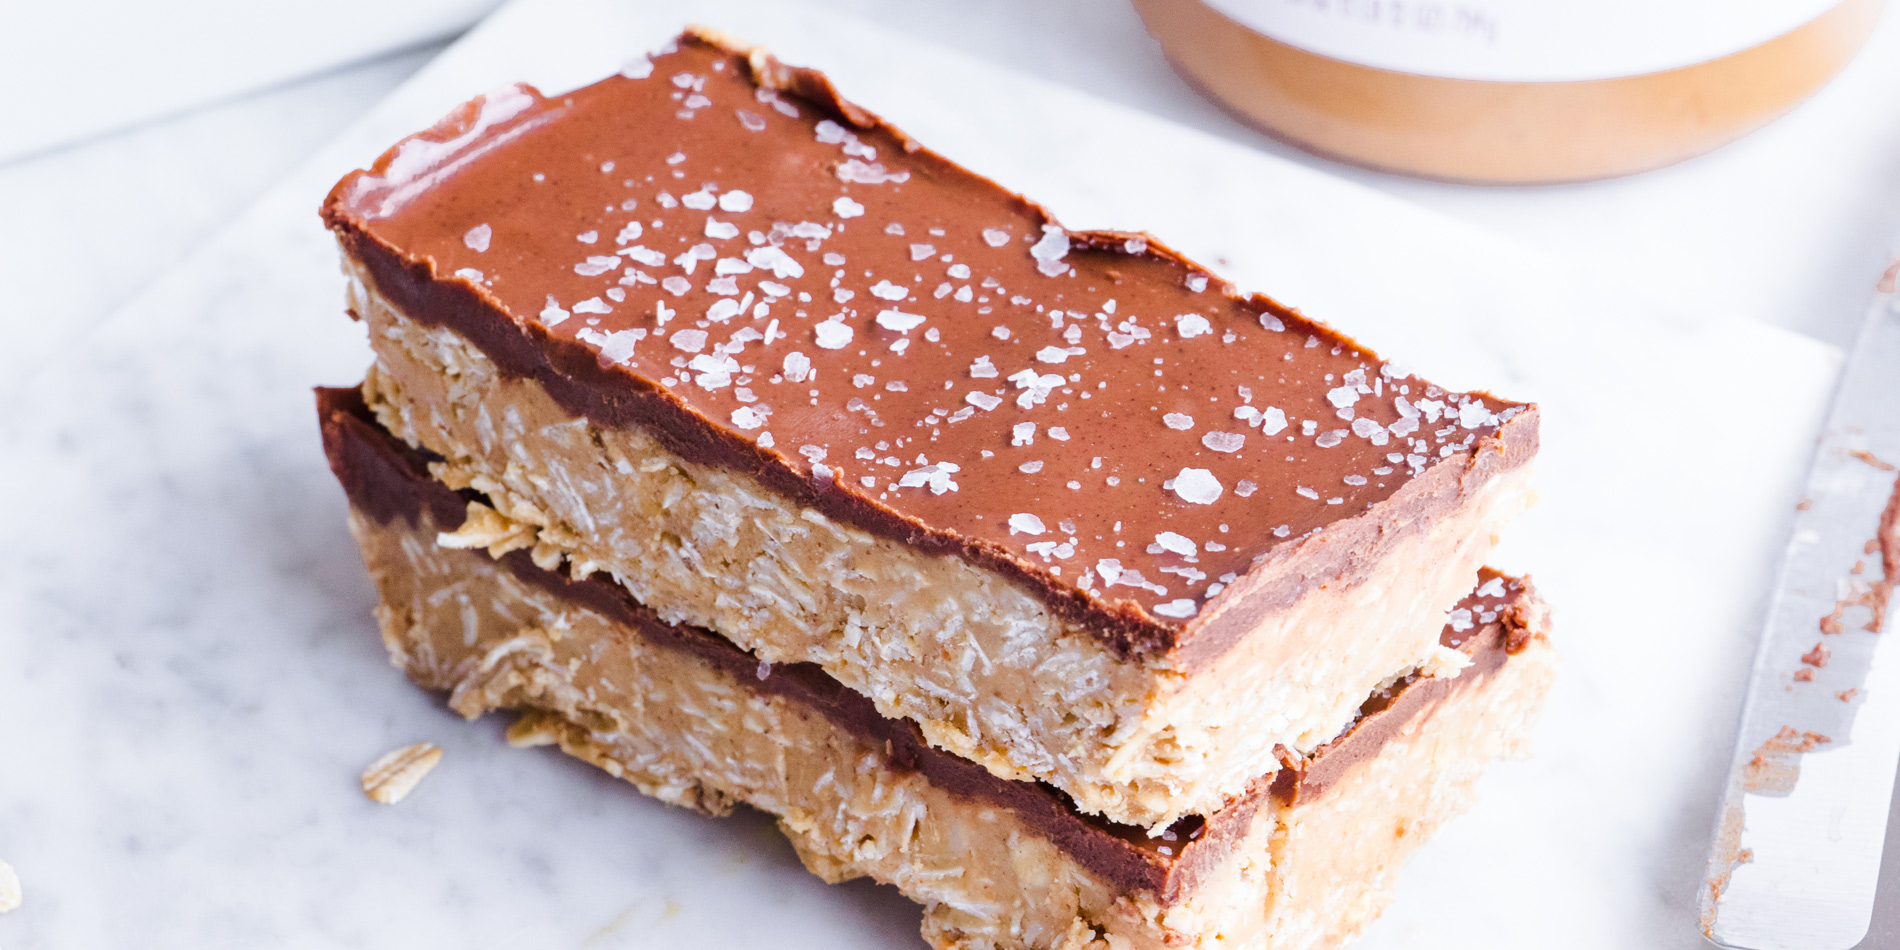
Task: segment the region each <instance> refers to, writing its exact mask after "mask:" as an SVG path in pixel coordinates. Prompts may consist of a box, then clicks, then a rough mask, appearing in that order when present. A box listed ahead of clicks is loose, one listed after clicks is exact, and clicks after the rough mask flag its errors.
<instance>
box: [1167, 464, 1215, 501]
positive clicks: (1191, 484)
mask: <svg viewBox="0 0 1900 950" xmlns="http://www.w3.org/2000/svg"><path fill="white" fill-rule="evenodd" d="M1221 491H1222V488H1221V483H1220V479H1217V478H1215V477H1214V473H1213V472H1210V471H1208V470H1207V469H1204V468H1184V469H1182V470H1181V472H1180V474H1178V475H1176V476H1174V494H1175V495H1176V496H1177V497H1179V498H1180V499H1181V500H1182V501H1185V502H1188V503H1190V504H1196V505H1211V504H1213V503H1214V502H1215V501H1216V500H1218V499H1219V498H1220V496H1221Z"/></svg>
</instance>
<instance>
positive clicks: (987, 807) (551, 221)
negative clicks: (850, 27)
mask: <svg viewBox="0 0 1900 950" xmlns="http://www.w3.org/2000/svg"><path fill="white" fill-rule="evenodd" d="M324 217H325V220H326V221H327V223H328V224H329V225H330V226H331V228H332V229H333V230H334V231H335V233H336V235H337V238H338V240H339V242H340V243H341V245H342V248H343V252H344V261H345V270H346V272H347V273H348V275H349V278H350V281H349V284H350V287H349V306H350V311H351V313H352V314H354V315H355V316H356V317H357V318H358V319H360V320H362V321H364V322H365V323H366V324H367V326H368V328H369V335H370V342H371V344H372V346H373V348H374V349H375V352H376V359H375V362H374V364H373V365H372V366H371V368H370V371H369V375H368V378H367V379H366V380H365V381H364V383H363V384H362V386H361V387H359V388H357V389H353V390H326V391H323V392H322V393H320V398H319V402H320V407H321V417H322V421H323V428H324V437H325V445H326V449H327V450H328V452H329V456H330V459H331V463H332V466H333V468H334V469H335V470H336V472H337V474H338V477H339V478H340V479H341V480H342V481H343V483H344V485H345V487H346V489H347V490H348V494H349V497H350V500H351V506H352V515H351V524H352V528H353V530H354V531H355V533H356V536H357V538H358V540H359V542H360V543H361V545H362V548H363V552H364V557H365V561H366V563H367V564H368V566H369V568H370V573H371V575H372V577H373V578H374V579H375V581H376V584H377V586H378V589H379V591H380V593H381V596H382V606H381V607H380V608H379V612H378V616H379V619H380V621H381V624H382V628H383V633H384V638H385V640H386V642H387V644H388V646H389V648H390V651H391V654H392V656H393V657H394V658H395V659H396V661H397V663H398V664H399V665H401V666H403V667H404V668H405V669H406V670H407V671H408V673H409V674H410V676H411V677H412V678H413V679H415V680H416V681H417V682H419V683H421V684H423V685H425V686H428V687H431V688H435V689H440V690H444V691H446V692H447V693H448V695H449V702H450V703H451V705H452V706H453V707H454V708H456V709H457V710H458V711H461V712H463V713H464V714H466V715H469V716H475V715H479V714H480V713H482V712H484V711H487V710H490V709H501V708H505V709H512V710H517V711H519V713H520V718H519V719H518V720H517V722H516V724H515V726H514V728H513V731H512V732H511V735H512V736H513V737H515V738H516V739H517V740H518V741H520V742H523V743H535V742H549V743H558V744H559V745H560V746H561V747H562V748H563V749H565V750H566V751H568V752H570V753H572V754H574V755H577V756H580V757H583V758H585V759H587V760H589V761H591V762H594V763H596V764H598V765H600V766H601V767H603V768H605V769H608V770H609V771H611V772H613V773H614V774H616V775H619V776H622V777H624V778H626V779H627V780H629V781H631V782H633V783H634V784H636V785H638V786H639V787H640V788H641V789H642V790H644V791H646V792H648V793H649V794H653V795H655V796H657V797H660V798H662V799H664V800H666V801H669V802H673V803H677V804H682V805H688V806H691V807H696V808H699V809H702V810H707V811H712V812H719V811H722V810H724V809H726V808H728V807H729V806H730V804H731V803H732V802H735V801H741V802H746V803H748V804H750V805H753V806H755V807H758V808H760V809H763V810H765V811H768V812H771V813H773V814H775V815H777V816H778V817H779V820H780V825H781V827H782V828H783V829H784V830H785V833H786V834H787V836H788V837H789V838H790V839H791V840H792V842H793V844H794V845H795V846H796V847H797V848H798V850H799V853H800V854H801V856H803V858H804V860H805V862H806V864H807V866H808V867H810V868H811V869H812V870H813V871H814V872H816V873H819V874H821V875H823V876H825V877H826V878H827V879H829V880H844V879H847V878H851V877H857V876H867V875H868V876H872V877H875V878H877V879H879V880H882V881H887V882H890V883H893V884H896V885H897V886H898V887H899V888H901V889H903V890H904V891H905V893H907V894H909V895H911V896H912V897H913V898H915V899H917V900H918V901H919V902H921V903H923V904H925V905H926V906H927V908H928V910H927V913H926V924H925V933H926V936H927V937H928V938H929V939H930V940H931V941H932V943H933V944H935V945H938V946H967V947H991V946H995V947H1085V946H1104V947H1124V946H1140V947H1148V946H1155V947H1159V946H1171V947H1172V946H1195V945H1205V946H1215V945H1235V946H1273V947H1320V946H1332V945H1335V944H1337V943H1338V942H1340V941H1341V940H1343V939H1345V938H1347V937H1349V936H1350V935H1351V934H1353V933H1355V932H1357V930H1358V929H1359V928H1360V927H1361V926H1363V924H1364V923H1365V922H1366V921H1368V920H1369V919H1370V918H1371V917H1372V916H1374V915H1376V913H1377V912H1378V909H1379V908H1380V907H1381V906H1382V903H1383V902H1384V900H1385V899H1386V897H1387V894H1388V892H1389V889H1390V885H1391V883H1392V879H1393V875H1394V874H1395V873H1396V871H1397V870H1398V868H1399V866H1400V864H1401V863H1402V859H1403V858H1404V856H1405V855H1406V854H1407V853H1408V852H1409V851H1410V850H1411V849H1412V848H1413V847H1415V846H1416V845H1417V844H1418V842H1419V841H1420V840H1422V839H1423V838H1424V837H1425V834H1424V832H1428V831H1429V830H1430V829H1431V828H1432V827H1434V826H1435V825H1436V824H1438V823H1439V822H1441V821H1443V820H1444V819H1445V818H1446V817H1448V816H1449V815H1450V814H1451V813H1453V812H1455V811H1457V810H1458V809H1460V808H1461V807H1463V805H1464V803H1465V801H1466V800H1467V798H1468V797H1469V789H1470V786H1471V783H1472V782H1473V781H1474V780H1475V778H1476V775H1477V774H1478V772H1479V770H1480V769H1481V768H1482V766H1483V765H1484V763H1486V762H1487V761H1489V760H1491V759H1493V758H1497V757H1499V756H1502V755H1508V754H1513V753H1514V752H1516V751H1517V750H1518V748H1519V746H1520V745H1521V744H1522V742H1523V738H1524V734H1525V731H1526V729H1527V728H1528V722H1529V719H1530V717H1531V715H1532V713H1533V712H1534V710H1535V708H1536V707H1537V705H1538V701H1539V699H1540V697H1541V694H1542V692H1543V691H1544V688H1545V685H1546V683H1547V681H1548V679H1549V676H1550V653H1549V649H1548V646H1547V643H1546V641H1545V637H1544V627H1545V621H1544V611H1543V609H1542V606H1541V603H1540V602H1539V601H1538V600H1537V598H1536V595H1535V593H1534V592H1533V591H1532V590H1531V589H1530V588H1529V586H1528V584H1526V583H1525V582H1523V581H1521V580H1518V579H1514V578H1509V577H1504V576H1501V575H1497V574H1495V573H1491V572H1486V571H1483V570H1482V564H1483V561H1484V559H1485V557H1486V556H1487V554H1488V553H1489V551H1490V549H1491V547H1492V545H1493V544H1494V543H1495V538H1496V533H1497V531H1498V530H1499V529H1500V528H1501V526H1502V525H1503V524H1504V523H1505V522H1506V521H1507V520H1509V519H1510V518H1511V517H1512V516H1514V515H1515V514H1516V513H1517V512H1518V511H1519V510H1521V509H1522V507H1523V506H1524V505H1525V504H1526V502H1527V498H1528V487H1527V480H1528V463H1529V461H1530V459H1531V457H1532V455H1533V454H1534V453H1535V450H1536V441H1537V412H1536V409H1535V408H1534V407H1532V406H1527V405H1522V404H1514V403H1510V402H1507V401H1504V400H1500V399H1497V398H1495V397H1493V396H1490V395H1488V394H1484V393H1456V392H1448V391H1445V390H1443V389H1442V388H1440V387H1438V386H1436V385H1433V384H1432V383H1430V382H1429V381H1427V380H1423V379H1420V378H1418V377H1416V376H1413V375H1410V374H1408V373H1405V372H1404V371H1401V370H1398V369H1396V368H1395V367H1394V366H1392V364H1389V363H1386V362H1384V361H1382V360H1380V359H1379V358H1378V357H1376V356H1374V355H1373V354H1372V353H1370V352H1369V351H1368V350H1366V349H1365V348H1364V347H1361V346H1359V345H1358V344H1357V343H1355V342H1353V341H1352V340H1350V339H1347V338H1345V337H1343V336H1341V335H1340V334H1338V333H1336V332H1334V331H1332V330H1330V329H1328V328H1326V327H1325V326H1322V325H1320V324H1317V323H1314V322H1312V321H1310V320H1308V319H1306V318H1304V317H1302V316H1300V315H1299V314H1297V313H1294V312H1292V311H1290V310H1288V309H1286V308H1284V307H1281V306H1280V305H1278V304H1276V303H1275V302H1273V301H1272V300H1269V299H1267V298H1265V297H1260V296H1252V297H1249V296H1243V295H1240V294H1237V293H1235V292H1233V291H1232V290H1231V289H1230V288H1228V287H1226V286H1224V285H1223V284H1222V283H1221V282H1220V281H1218V280H1216V279H1214V278H1212V277H1210V276H1209V275H1208V274H1207V273H1206V272H1204V271H1203V270H1201V269H1200V268H1198V267H1197V266H1196V265H1195V264H1193V263H1192V262H1191V261H1188V260H1186V259H1184V258H1182V257H1181V256H1180V255H1178V254H1175V253H1174V252H1172V251H1170V250H1169V249H1167V248H1166V247H1164V246H1162V245H1161V244H1159V243H1158V242H1156V241H1154V240H1153V239H1151V238H1148V237H1146V236H1144V235H1140V234H1132V233H1119V232H1076V231H1068V230H1065V229H1064V228H1062V227H1061V226H1060V225H1058V224H1056V223H1055V222H1054V221H1053V220H1051V218H1050V217H1049V215H1047V214H1046V213H1045V212H1044V211H1043V210H1042V209H1040V208H1038V207H1037V206H1035V205H1033V204H1031V203H1029V202H1028V201H1026V200H1024V199H1023V198H1021V197H1019V196H1016V195H1014V194H1012V193H1010V192H1008V191H1006V190H1004V189H1002V188H1000V187H998V186H997V185H995V184H994V183H992V182H989V181H987V180H985V179H983V178H981V177H979V176H977V175H975V174H973V173H971V172H969V171H967V170H964V169H962V168H960V167H958V166H956V165H954V164H952V163H951V162H949V161H948V160H946V159H944V158H942V157H941V156H938V155H936V154H935V153H933V152H930V151H929V150H927V149H924V148H922V147H921V146H920V145H918V144H917V143H916V142H914V141H913V140H911V139H909V138H907V137H906V136H905V135H904V134H903V133H902V132H900V131H898V130H896V129H895V128H892V127H891V126H889V125H888V124H885V123H884V122H883V121H882V120H880V119H879V118H877V117H876V116H873V115H870V114H869V113H866V112H865V111H864V110H862V109H860V108H858V107H856V106H854V105H852V104H851V103H849V102H847V101H846V100H844V99H843V98H841V97H840V96H839V95H838V94H837V92H836V91H835V90H834V89H833V87H832V85H831V84H830V82H829V81H827V80H826V79H825V77H824V76H822V75H821V74H818V73H815V72H812V71H809V70H801V69H792V68H788V67H785V66H783V65H782V64H779V63H778V62H776V61H775V60H773V59H772V58H771V57H770V56H768V55H766V54H765V53H763V52H762V51H759V50H756V49H747V48H745V47H743V46H741V45H740V44H737V43H734V42H732V41H730V40H727V39H724V38H721V37H718V36H714V35H711V34H708V33H704V32H698V33H689V34H688V35H686V36H683V37H681V38H680V40H679V41H678V42H677V43H676V44H674V45H673V46H672V47H670V48H669V49H667V50H665V51H663V52H661V53H659V54H657V55H655V56H653V57H651V58H649V59H644V60H641V61H639V62H637V63H636V64H635V65H634V66H631V67H629V68H628V69H627V70H626V71H624V72H623V74H621V75H618V76H615V77H612V78H609V79H607V80H604V81H602V82H600V83H597V84H595V85H593V86H589V87H587V88H584V89H581V90H578V91H576V92H574V93H571V94H569V95H566V96H562V97H558V98H546V97H543V96H541V95H539V94H538V93H536V92H535V91H534V90H532V89H528V88H526V87H517V88H514V89H511V90H505V91H502V92H499V93H491V94H489V95H487V96H484V97H482V98H480V99H477V100H474V101H472V102H470V103H468V104H466V105H465V106H463V107H461V108H460V109H458V110H457V111H456V112H455V113H453V114H451V115H450V116H448V117H446V118H445V119H444V120H443V121H442V122H440V123H438V124H437V125H436V126H435V127H434V128H432V129H430V130H427V131H425V132H422V133H420V134H418V135H415V136H412V137H410V138H409V139H406V140H404V141H403V142H402V143H400V144H398V145H397V146H396V147H395V148H393V149H391V150H390V151H389V152H388V153H386V154H385V155H384V156H383V157H382V158H380V159H379V160H378V161H377V162H376V163H375V164H374V165H373V166H372V167H371V168H370V169H368V170H366V171H360V172H355V173H352V174H351V175H350V176H348V177H346V178H345V179H344V180H343V181H342V182H340V183H339V184H338V185H337V187H336V188H335V190H334V191H333V192H332V193H331V195H330V197H329V199H328V200H327V201H326V203H325V205H324Z"/></svg>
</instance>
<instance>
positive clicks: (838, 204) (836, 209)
mask: <svg viewBox="0 0 1900 950" xmlns="http://www.w3.org/2000/svg"><path fill="white" fill-rule="evenodd" d="M831 213H832V214H835V215H837V216H838V217H840V218H855V217H857V216H858V215H861V214H863V213H864V206H863V205H861V204H858V203H857V202H855V201H852V200H851V199H850V198H846V197H842V196H840V197H839V198H838V200H836V201H833V202H832V203H831Z"/></svg>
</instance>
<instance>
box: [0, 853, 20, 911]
mask: <svg viewBox="0 0 1900 950" xmlns="http://www.w3.org/2000/svg"><path fill="white" fill-rule="evenodd" d="M19 909H20V872H18V871H15V870H14V869H13V865H11V864H8V863H7V862H5V861H0V914H4V913H8V912H9V911H15V910H19Z"/></svg>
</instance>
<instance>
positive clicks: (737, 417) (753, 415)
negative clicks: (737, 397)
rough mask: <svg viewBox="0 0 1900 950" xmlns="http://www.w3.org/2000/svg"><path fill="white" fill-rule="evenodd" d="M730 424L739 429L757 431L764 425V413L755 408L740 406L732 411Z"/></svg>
mask: <svg viewBox="0 0 1900 950" xmlns="http://www.w3.org/2000/svg"><path fill="white" fill-rule="evenodd" d="M732 424H733V425H736V426H738V427H739V428H741V429H757V428H759V427H760V426H763V425H765V413H764V412H762V411H760V409H759V407H756V406H740V407H739V408H737V409H734V410H732Z"/></svg>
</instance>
